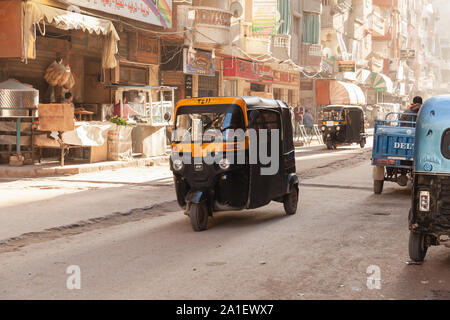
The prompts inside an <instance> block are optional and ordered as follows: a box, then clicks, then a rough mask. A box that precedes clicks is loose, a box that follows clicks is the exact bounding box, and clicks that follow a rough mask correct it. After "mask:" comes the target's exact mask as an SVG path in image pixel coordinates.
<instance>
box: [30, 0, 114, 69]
mask: <svg viewBox="0 0 450 320" xmlns="http://www.w3.org/2000/svg"><path fill="white" fill-rule="evenodd" d="M24 5H25V10H24V19H23V28H24V37H23V38H24V39H23V41H24V46H23V52H22V58H23V59H24V60H27V59H35V58H36V48H35V42H36V28H39V29H40V30H41V32H45V23H49V24H52V25H53V26H55V27H56V28H58V29H63V30H82V31H87V32H89V33H95V34H97V35H104V36H105V37H106V39H105V41H104V45H103V56H102V67H103V68H115V67H116V65H117V61H116V58H115V55H116V54H117V52H118V47H117V42H118V41H119V40H120V38H119V35H118V34H117V31H116V29H115V28H114V25H113V23H112V22H111V21H109V20H105V19H99V18H95V17H91V16H87V15H84V14H80V13H77V12H71V11H67V10H62V9H57V8H53V7H50V6H46V5H43V4H40V3H35V2H31V1H28V2H26V3H25V4H24ZM41 24H43V26H41Z"/></svg>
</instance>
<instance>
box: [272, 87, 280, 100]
mask: <svg viewBox="0 0 450 320" xmlns="http://www.w3.org/2000/svg"><path fill="white" fill-rule="evenodd" d="M281 90H282V89H281V88H273V98H274V99H275V100H281V99H282V98H281V95H282V91H281Z"/></svg>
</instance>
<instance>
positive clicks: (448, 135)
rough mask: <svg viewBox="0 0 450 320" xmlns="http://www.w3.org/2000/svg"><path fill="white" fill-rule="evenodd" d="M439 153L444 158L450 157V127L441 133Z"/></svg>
mask: <svg viewBox="0 0 450 320" xmlns="http://www.w3.org/2000/svg"><path fill="white" fill-rule="evenodd" d="M441 153H442V155H443V156H444V157H445V158H446V159H450V129H447V130H445V132H444V134H443V135H442V142H441Z"/></svg>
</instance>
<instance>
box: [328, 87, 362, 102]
mask: <svg viewBox="0 0 450 320" xmlns="http://www.w3.org/2000/svg"><path fill="white" fill-rule="evenodd" d="M330 103H331V104H352V105H365V104H366V96H365V95H364V92H363V91H362V90H361V88H360V87H358V86H357V85H356V84H353V83H349V82H343V81H332V82H331V83H330Z"/></svg>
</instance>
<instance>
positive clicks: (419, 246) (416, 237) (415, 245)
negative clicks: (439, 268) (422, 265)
mask: <svg viewBox="0 0 450 320" xmlns="http://www.w3.org/2000/svg"><path fill="white" fill-rule="evenodd" d="M427 251H428V246H427V244H426V243H425V235H424V234H422V233H416V232H413V231H411V232H410V234H409V257H410V258H411V260H413V261H415V262H422V261H423V260H424V259H425V256H426V254H427Z"/></svg>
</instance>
